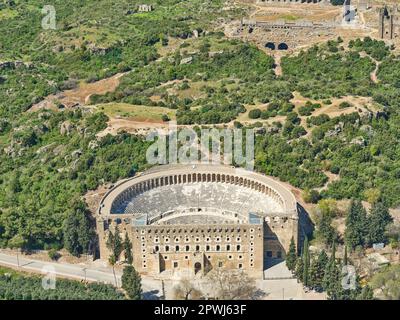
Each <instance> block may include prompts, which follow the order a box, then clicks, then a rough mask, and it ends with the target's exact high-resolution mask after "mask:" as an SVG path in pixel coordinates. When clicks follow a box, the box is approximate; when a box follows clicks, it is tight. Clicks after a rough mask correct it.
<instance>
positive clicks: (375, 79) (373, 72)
mask: <svg viewBox="0 0 400 320" xmlns="http://www.w3.org/2000/svg"><path fill="white" fill-rule="evenodd" d="M380 64H381V62H380V61H376V60H375V65H376V66H375V69H374V71H372V72H371V81H372V82H373V83H378V82H379V79H378V76H377V75H376V74H377V73H378V70H379V65H380Z"/></svg>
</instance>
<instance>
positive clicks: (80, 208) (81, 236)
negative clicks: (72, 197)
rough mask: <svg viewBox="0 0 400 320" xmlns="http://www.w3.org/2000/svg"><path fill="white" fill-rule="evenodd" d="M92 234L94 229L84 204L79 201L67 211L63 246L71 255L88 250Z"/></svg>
mask: <svg viewBox="0 0 400 320" xmlns="http://www.w3.org/2000/svg"><path fill="white" fill-rule="evenodd" d="M93 236H94V230H93V227H92V223H91V221H90V219H89V215H88V213H87V211H86V208H85V205H84V204H83V203H82V202H79V203H78V205H77V206H76V207H75V208H74V209H71V210H70V211H68V213H67V218H66V220H65V222H64V228H63V238H64V246H65V248H66V249H67V250H68V251H69V252H70V253H71V254H72V255H74V256H80V255H81V254H82V253H88V252H89V249H90V248H89V246H90V243H91V240H92V239H93Z"/></svg>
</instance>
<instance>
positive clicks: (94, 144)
mask: <svg viewBox="0 0 400 320" xmlns="http://www.w3.org/2000/svg"><path fill="white" fill-rule="evenodd" d="M98 147H99V143H98V141H97V140H92V141H90V142H89V149H91V150H94V149H96V148H98Z"/></svg>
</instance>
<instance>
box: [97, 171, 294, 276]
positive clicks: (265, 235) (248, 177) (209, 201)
mask: <svg viewBox="0 0 400 320" xmlns="http://www.w3.org/2000/svg"><path fill="white" fill-rule="evenodd" d="M96 219H97V231H98V235H99V247H100V256H101V258H103V259H108V257H109V255H110V252H109V250H108V249H107V247H106V241H107V237H108V234H109V231H111V232H114V231H115V228H116V226H118V230H119V232H120V235H121V237H124V235H125V234H128V236H129V238H130V240H131V241H132V244H133V249H132V252H133V256H134V262H133V265H134V267H135V268H136V270H138V271H139V272H140V273H141V274H145V275H151V276H163V275H164V276H167V277H169V276H174V275H177V274H180V275H186V276H194V275H198V274H199V275H205V274H207V273H208V272H209V271H211V270H213V269H216V268H224V269H235V270H237V269H242V270H244V271H245V272H247V273H248V274H249V275H250V276H252V277H255V278H262V276H263V271H264V268H265V264H266V261H268V260H269V259H284V257H285V252H286V251H287V250H288V247H289V243H290V240H291V238H292V237H293V238H294V240H295V242H296V243H298V240H299V231H298V229H299V223H298V220H299V219H298V213H297V203H296V200H295V198H294V196H293V194H292V193H291V192H290V191H289V190H288V189H287V188H286V187H285V186H283V185H282V184H281V183H279V182H278V181H276V180H274V179H272V178H269V177H267V176H264V175H261V174H257V173H254V172H249V171H246V170H243V169H237V168H233V167H227V166H220V165H196V166H193V165H174V166H169V165H168V166H159V167H155V168H153V169H151V170H149V171H146V172H144V173H142V174H140V175H138V176H136V177H134V178H131V179H127V180H124V181H121V182H119V183H118V184H116V185H115V186H114V187H113V188H112V189H111V190H109V191H108V192H107V194H106V195H105V196H104V198H103V199H102V201H101V204H100V207H99V210H98V214H97V218H96Z"/></svg>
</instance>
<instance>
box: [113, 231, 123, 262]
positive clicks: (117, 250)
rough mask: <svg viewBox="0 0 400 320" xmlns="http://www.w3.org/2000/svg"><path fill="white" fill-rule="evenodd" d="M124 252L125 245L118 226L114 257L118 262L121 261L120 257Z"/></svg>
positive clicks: (115, 236)
mask: <svg viewBox="0 0 400 320" xmlns="http://www.w3.org/2000/svg"><path fill="white" fill-rule="evenodd" d="M122 250H123V243H122V239H121V236H120V235H119V229H118V226H116V227H115V232H114V255H115V258H116V260H117V261H118V259H119V256H120V255H121V252H122Z"/></svg>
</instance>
